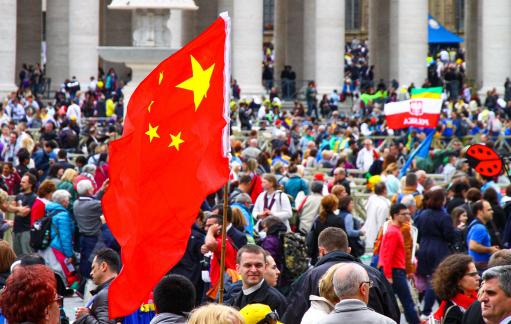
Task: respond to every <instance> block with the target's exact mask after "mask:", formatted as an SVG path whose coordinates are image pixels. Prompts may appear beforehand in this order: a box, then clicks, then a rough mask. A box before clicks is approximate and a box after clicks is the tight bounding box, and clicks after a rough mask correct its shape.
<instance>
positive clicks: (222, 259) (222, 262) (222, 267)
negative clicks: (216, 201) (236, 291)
mask: <svg viewBox="0 0 511 324" xmlns="http://www.w3.org/2000/svg"><path fill="white" fill-rule="evenodd" d="M228 193H229V180H227V182H226V183H225V185H224V208H223V209H224V214H223V219H222V254H221V256H220V288H219V289H220V298H219V299H218V300H219V302H220V304H222V303H223V302H224V273H225V245H226V236H227V208H228V204H227V198H228V197H227V196H228Z"/></svg>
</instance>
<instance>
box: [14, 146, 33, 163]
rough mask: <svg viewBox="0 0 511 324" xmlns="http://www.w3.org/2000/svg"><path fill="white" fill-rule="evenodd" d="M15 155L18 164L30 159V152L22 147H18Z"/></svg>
mask: <svg viewBox="0 0 511 324" xmlns="http://www.w3.org/2000/svg"><path fill="white" fill-rule="evenodd" d="M16 156H17V157H18V160H19V162H20V164H23V162H24V161H27V160H30V152H29V151H28V150H27V149H26V148H24V147H22V148H20V150H19V151H18V153H17V154H16Z"/></svg>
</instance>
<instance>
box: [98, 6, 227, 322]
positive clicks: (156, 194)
mask: <svg viewBox="0 0 511 324" xmlns="http://www.w3.org/2000/svg"><path fill="white" fill-rule="evenodd" d="M229 30H230V25H229V17H227V15H222V16H221V17H220V18H218V19H217V20H216V21H215V22H214V23H213V24H212V25H211V26H210V27H209V28H208V29H207V30H206V31H205V32H203V33H202V34H201V35H200V36H198V37H197V38H196V39H194V40H193V41H191V42H190V43H189V44H187V45H186V46H185V47H183V48H182V49H181V50H179V51H178V52H176V53H175V54H174V55H172V56H170V57H169V58H167V59H166V60H164V61H163V62H161V63H160V64H159V65H158V66H157V67H156V68H155V69H154V70H153V71H152V72H151V73H150V74H149V75H148V76H147V77H146V78H145V79H144V81H142V82H141V83H140V85H139V86H138V87H137V89H136V90H135V91H134V93H133V95H132V96H131V99H130V102H129V104H128V110H127V116H126V122H125V129H124V133H123V136H122V138H120V139H119V140H117V141H114V142H112V143H111V144H110V187H109V189H108V191H107V192H106V194H105V196H104V199H103V207H104V212H105V217H106V220H107V223H108V225H109V226H110V229H111V231H112V233H113V234H114V236H115V238H116V239H117V240H118V242H119V244H120V245H121V248H122V253H121V257H122V262H123V267H122V270H121V273H120V274H119V276H118V277H117V278H116V279H115V280H114V281H113V282H112V284H111V286H110V289H109V296H108V301H109V315H110V318H115V317H120V316H125V315H128V314H130V313H132V312H133V311H135V310H136V309H137V308H138V307H140V305H141V303H142V302H143V301H144V299H145V298H146V297H147V296H148V294H149V292H150V291H151V290H152V289H153V288H154V286H155V285H156V284H157V283H158V281H159V280H160V279H161V278H162V276H163V275H165V273H166V272H167V271H169V270H170V269H171V268H172V267H173V266H174V265H175V264H176V263H177V262H178V261H179V260H180V259H181V257H182V255H183V253H184V251H185V249H186V244H187V242H188V237H189V235H190V229H191V226H192V224H193V222H194V221H195V218H196V216H197V214H198V212H199V209H200V205H201V203H202V202H203V201H204V199H205V198H206V196H207V195H208V194H210V193H212V192H215V191H216V190H218V189H219V188H220V187H221V186H222V185H223V184H224V183H225V182H226V181H227V180H228V177H229V168H228V159H227V155H226V154H227V152H228V149H229V148H228V136H229V134H228V128H227V120H228V116H229V115H228V111H229V110H228V105H229V100H228V96H229V82H230V71H229V64H230V62H229Z"/></svg>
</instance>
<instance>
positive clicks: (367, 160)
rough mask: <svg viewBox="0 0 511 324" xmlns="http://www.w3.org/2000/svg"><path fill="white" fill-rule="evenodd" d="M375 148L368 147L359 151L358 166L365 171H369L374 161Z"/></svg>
mask: <svg viewBox="0 0 511 324" xmlns="http://www.w3.org/2000/svg"><path fill="white" fill-rule="evenodd" d="M373 150H374V149H373V148H371V149H370V150H368V149H367V148H365V147H364V148H363V149H361V150H360V152H358V155H357V167H358V168H359V169H361V170H363V171H364V172H367V171H369V168H370V167H371V165H372V164H373V162H374V155H373Z"/></svg>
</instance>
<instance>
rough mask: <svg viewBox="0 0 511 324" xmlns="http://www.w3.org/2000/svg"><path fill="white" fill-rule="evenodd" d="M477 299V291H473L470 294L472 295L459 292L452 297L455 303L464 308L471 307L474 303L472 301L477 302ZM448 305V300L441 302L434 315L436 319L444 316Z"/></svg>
mask: <svg viewBox="0 0 511 324" xmlns="http://www.w3.org/2000/svg"><path fill="white" fill-rule="evenodd" d="M476 300H477V293H476V292H475V291H474V292H472V293H471V294H470V296H467V295H465V294H460V293H458V294H457V295H456V296H454V298H452V299H451V301H452V302H453V303H454V304H455V305H457V306H459V307H462V308H463V309H468V308H469V307H470V305H472V303H473V302H475V301H476ZM446 306H447V301H446V300H442V302H441V303H440V307H438V310H437V311H436V312H435V314H434V315H433V317H434V318H435V319H436V320H441V319H442V317H444V315H445V314H444V313H445V310H446Z"/></svg>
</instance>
